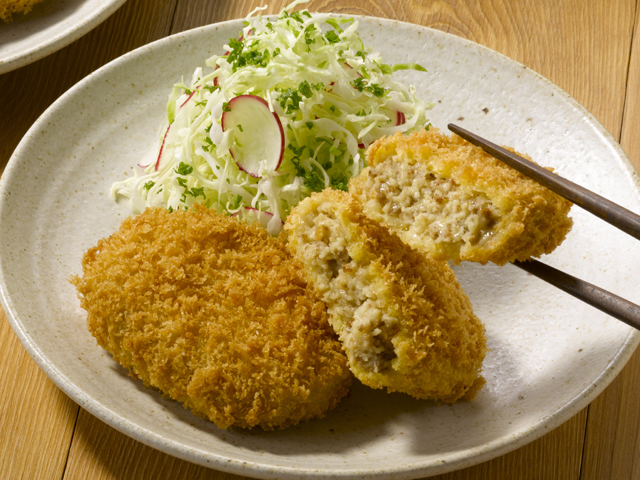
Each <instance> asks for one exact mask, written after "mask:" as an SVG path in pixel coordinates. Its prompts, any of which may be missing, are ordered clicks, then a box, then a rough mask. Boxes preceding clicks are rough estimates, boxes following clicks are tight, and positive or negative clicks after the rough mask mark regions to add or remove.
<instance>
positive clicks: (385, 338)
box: [285, 190, 486, 403]
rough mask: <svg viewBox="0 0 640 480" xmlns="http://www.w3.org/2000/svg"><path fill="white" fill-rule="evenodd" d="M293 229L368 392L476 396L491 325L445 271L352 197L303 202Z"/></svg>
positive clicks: (289, 227) (294, 244)
mask: <svg viewBox="0 0 640 480" xmlns="http://www.w3.org/2000/svg"><path fill="white" fill-rule="evenodd" d="M285 230H286V231H287V232H288V237H289V243H288V245H289V248H290V250H291V251H292V253H293V254H294V256H295V257H296V258H297V259H298V260H299V261H300V262H301V263H302V264H303V266H304V272H305V275H306V278H307V281H308V282H309V283H310V284H311V285H313V286H314V287H315V289H316V291H317V293H318V295H319V296H320V298H322V300H324V302H325V303H326V304H327V307H328V311H329V315H330V317H329V321H330V322H331V325H332V326H333V328H334V329H335V331H336V332H337V333H338V335H339V337H340V340H341V341H342V344H343V348H344V349H345V351H346V353H347V357H348V358H349V365H350V368H351V371H352V372H353V373H354V374H355V376H356V377H357V378H358V379H359V380H360V381H362V383H364V384H365V385H369V386H371V387H373V388H382V387H387V389H388V390H389V391H390V392H392V391H401V392H405V393H408V394H410V395H413V396H414V397H417V398H426V399H435V400H440V401H443V402H449V403H452V402H455V401H456V400H458V399H460V398H463V397H465V398H473V397H474V396H475V394H476V393H477V391H478V390H479V389H480V388H481V387H482V385H483V384H484V379H483V378H482V377H481V376H480V370H481V368H482V361H483V359H484V356H485V352H486V339H485V333H484V326H483V325H482V323H481V322H480V320H478V318H477V317H476V316H475V315H474V314H473V311H472V308H471V303H470V302H469V299H468V297H467V296H466V295H465V293H464V292H463V291H462V289H461V288H460V285H459V284H458V282H457V281H456V279H455V276H454V274H453V271H452V270H451V268H449V266H448V265H447V264H446V263H445V262H440V261H436V260H433V259H431V258H429V257H427V256H425V255H423V254H421V253H420V252H418V251H416V250H414V249H412V248H411V247H409V246H407V245H406V244H404V243H403V242H402V241H401V240H400V239H399V238H398V237H397V236H396V235H394V234H392V233H390V232H389V231H388V230H387V229H385V228H384V227H382V226H381V225H380V224H378V223H377V222H375V221H373V220H371V219H369V218H367V217H366V216H365V215H364V214H363V212H362V207H361V205H360V204H359V203H358V202H357V201H356V200H355V199H354V198H353V197H351V196H350V195H349V194H347V193H344V192H339V191H334V190H325V191H323V192H322V193H319V194H314V195H312V196H311V197H309V198H307V199H305V200H303V201H302V202H301V203H300V204H299V205H298V206H297V207H295V208H294V209H293V210H292V212H291V215H290V216H289V218H288V219H287V223H286V224H285Z"/></svg>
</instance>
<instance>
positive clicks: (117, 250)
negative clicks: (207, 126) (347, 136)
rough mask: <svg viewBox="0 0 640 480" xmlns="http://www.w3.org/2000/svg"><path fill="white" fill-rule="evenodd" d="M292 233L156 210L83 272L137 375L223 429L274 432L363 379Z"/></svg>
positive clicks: (81, 281)
mask: <svg viewBox="0 0 640 480" xmlns="http://www.w3.org/2000/svg"><path fill="white" fill-rule="evenodd" d="M285 241H286V239H285V236H284V235H282V236H281V237H280V238H274V237H271V236H269V235H268V234H267V233H266V231H265V229H264V228H263V227H261V226H260V225H259V224H248V223H245V222H241V221H240V220H238V219H236V218H232V217H228V216H224V215H219V214H216V213H215V212H213V211H210V210H207V209H206V208H204V207H203V206H195V207H193V208H192V209H190V210H189V211H187V212H184V211H182V210H176V211H174V212H173V213H169V212H168V211H167V210H165V209H162V208H152V209H147V210H146V211H145V212H144V213H142V214H140V215H137V216H133V217H129V218H127V219H125V220H124V221H123V223H122V225H121V226H120V229H119V230H118V231H117V232H116V233H114V234H113V235H112V236H110V237H108V238H105V239H102V240H100V241H99V242H98V244H97V246H95V247H93V248H91V249H89V250H88V251H87V252H86V253H85V254H84V257H83V259H82V269H83V275H82V277H79V276H77V275H76V276H74V277H72V279H71V281H72V283H73V284H74V285H75V286H76V288H77V290H78V297H79V299H80V302H81V306H82V308H84V309H85V310H86V311H87V312H88V319H87V324H88V328H89V331H90V332H91V334H92V335H93V336H94V337H95V338H96V340H97V342H98V344H99V345H100V346H101V347H103V348H104V349H106V350H107V351H108V352H110V353H111V355H112V356H113V358H114V359H115V360H116V361H118V362H120V363H121V364H122V365H123V366H124V367H125V368H127V369H129V370H130V373H131V376H132V377H134V378H139V379H141V380H142V381H143V382H144V384H145V385H146V386H147V387H153V388H156V389H159V390H160V391H161V392H162V393H163V394H164V395H166V396H169V397H171V398H173V399H175V400H177V401H179V402H181V403H182V404H183V405H184V406H185V407H187V408H189V409H191V411H192V412H193V413H194V414H196V415H198V416H200V417H203V418H207V419H210V420H211V421H213V422H214V423H215V424H216V425H217V426H218V427H220V428H227V427H230V426H236V427H243V428H252V427H254V426H260V427H262V428H263V429H265V430H272V429H274V428H276V427H280V428H281V427H286V426H289V425H294V424H296V423H298V422H300V421H301V420H307V419H311V418H315V417H322V416H324V415H325V412H326V411H327V410H329V409H331V408H333V407H334V406H335V405H336V404H337V403H338V401H339V400H340V399H341V398H342V397H344V396H345V395H346V394H347V393H348V391H349V386H350V383H351V381H352V377H353V376H352V374H351V373H350V371H349V368H348V365H347V359H346V357H345V355H344V353H343V352H342V350H341V345H340V342H339V341H338V339H337V337H336V334H335V333H334V332H333V330H332V328H331V326H330V325H329V323H328V321H327V311H326V306H325V304H324V303H323V302H321V301H320V300H319V299H318V298H317V296H316V295H315V294H314V292H313V290H312V289H311V288H310V287H308V285H307V283H306V282H305V280H304V278H303V277H302V275H301V274H300V269H299V266H297V264H296V263H295V262H294V260H293V258H292V256H291V255H290V254H289V252H288V251H287V249H286V247H285Z"/></svg>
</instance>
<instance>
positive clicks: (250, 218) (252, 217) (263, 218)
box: [231, 207, 284, 228]
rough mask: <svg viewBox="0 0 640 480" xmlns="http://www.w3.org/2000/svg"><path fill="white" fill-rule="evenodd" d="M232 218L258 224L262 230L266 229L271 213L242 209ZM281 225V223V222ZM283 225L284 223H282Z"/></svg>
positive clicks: (271, 216) (247, 208) (248, 208)
mask: <svg viewBox="0 0 640 480" xmlns="http://www.w3.org/2000/svg"><path fill="white" fill-rule="evenodd" d="M231 216H232V217H238V218H241V219H242V220H246V221H247V222H259V223H260V225H262V226H263V227H264V228H267V225H268V224H269V221H270V220H271V219H272V218H273V213H269V212H261V211H260V210H256V209H255V208H251V207H244V208H243V209H242V210H239V211H237V212H236V213H234V214H233V215H231ZM281 223H282V222H281ZM283 225H284V223H283Z"/></svg>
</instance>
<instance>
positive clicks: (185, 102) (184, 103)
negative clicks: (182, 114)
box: [180, 85, 200, 108]
mask: <svg viewBox="0 0 640 480" xmlns="http://www.w3.org/2000/svg"><path fill="white" fill-rule="evenodd" d="M199 88H200V85H198V86H197V87H196V88H195V90H194V91H193V92H191V95H189V96H188V97H187V99H186V100H185V101H184V102H182V105H180V108H182V107H184V106H185V105H186V104H187V102H188V101H189V100H191V97H193V96H194V95H195V94H196V90H198V89H199Z"/></svg>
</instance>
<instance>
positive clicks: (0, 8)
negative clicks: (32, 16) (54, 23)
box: [0, 0, 43, 23]
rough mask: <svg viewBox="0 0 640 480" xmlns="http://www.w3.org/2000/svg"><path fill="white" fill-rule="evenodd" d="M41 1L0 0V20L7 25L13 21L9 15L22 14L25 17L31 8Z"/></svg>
mask: <svg viewBox="0 0 640 480" xmlns="http://www.w3.org/2000/svg"><path fill="white" fill-rule="evenodd" d="M42 1H43V0H0V18H2V20H4V21H5V22H7V23H10V22H11V21H12V20H13V19H12V18H11V15H13V14H14V13H24V14H25V15H26V14H27V13H29V12H30V11H31V8H32V7H33V6H34V5H35V4H36V3H40V2H42Z"/></svg>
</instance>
